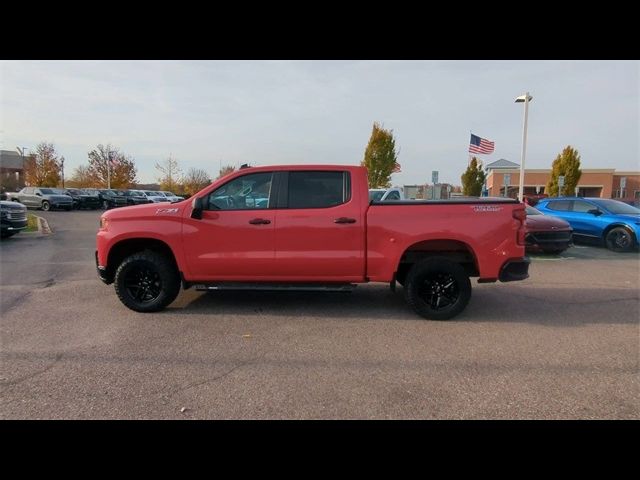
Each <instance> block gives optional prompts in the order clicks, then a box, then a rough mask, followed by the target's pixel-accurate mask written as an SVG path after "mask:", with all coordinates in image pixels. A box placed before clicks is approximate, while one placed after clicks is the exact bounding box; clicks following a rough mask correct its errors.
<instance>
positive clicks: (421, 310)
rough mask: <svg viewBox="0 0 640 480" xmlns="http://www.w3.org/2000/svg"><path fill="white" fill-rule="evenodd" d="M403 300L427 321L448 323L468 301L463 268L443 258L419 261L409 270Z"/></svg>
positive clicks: (468, 285) (468, 287)
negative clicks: (446, 321)
mask: <svg viewBox="0 0 640 480" xmlns="http://www.w3.org/2000/svg"><path fill="white" fill-rule="evenodd" d="M404 291H405V297H406V300H407V303H408V304H409V305H410V306H411V308H413V309H414V310H415V312H416V313H417V314H418V315H420V316H422V317H424V318H426V319H429V320H449V319H450V318H453V317H455V316H456V315H458V314H459V313H460V312H462V311H463V310H464V309H465V307H466V306H467V304H468V303H469V299H470V298H471V282H470V281H469V276H468V275H467V273H466V272H465V270H464V268H463V267H462V266H461V265H460V264H458V263H455V262H452V261H451V260H449V259H447V258H444V257H432V258H428V259H425V260H422V261H420V262H418V263H416V264H415V265H413V267H411V270H410V271H409V273H408V275H407V278H406V280H405V289H404Z"/></svg>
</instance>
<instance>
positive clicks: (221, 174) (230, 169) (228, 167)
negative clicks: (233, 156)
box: [218, 165, 236, 178]
mask: <svg viewBox="0 0 640 480" xmlns="http://www.w3.org/2000/svg"><path fill="white" fill-rule="evenodd" d="M235 170H236V168H235V167H234V166H233V165H225V166H224V167H222V168H220V172H218V178H222V177H224V176H225V175H228V174H230V173H231V172H235Z"/></svg>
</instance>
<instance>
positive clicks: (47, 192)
mask: <svg viewBox="0 0 640 480" xmlns="http://www.w3.org/2000/svg"><path fill="white" fill-rule="evenodd" d="M40 192H41V193H43V194H45V195H52V194H53V193H54V192H53V188H41V189H40Z"/></svg>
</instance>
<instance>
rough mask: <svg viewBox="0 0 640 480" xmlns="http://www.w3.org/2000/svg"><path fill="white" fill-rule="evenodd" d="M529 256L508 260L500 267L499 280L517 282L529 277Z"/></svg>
mask: <svg viewBox="0 0 640 480" xmlns="http://www.w3.org/2000/svg"><path fill="white" fill-rule="evenodd" d="M530 263H531V260H529V257H522V258H512V259H511V260H507V261H506V262H505V264H504V265H502V268H501V269H500V276H499V277H498V280H500V281H501V282H515V281H518V280H524V279H526V278H529V264H530Z"/></svg>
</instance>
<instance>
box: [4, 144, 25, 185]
mask: <svg viewBox="0 0 640 480" xmlns="http://www.w3.org/2000/svg"><path fill="white" fill-rule="evenodd" d="M0 186H1V187H2V189H3V190H6V191H11V192H14V191H15V190H16V189H17V188H22V187H24V162H23V160H22V157H21V156H20V154H19V153H18V152H14V151H13V150H0Z"/></svg>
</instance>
